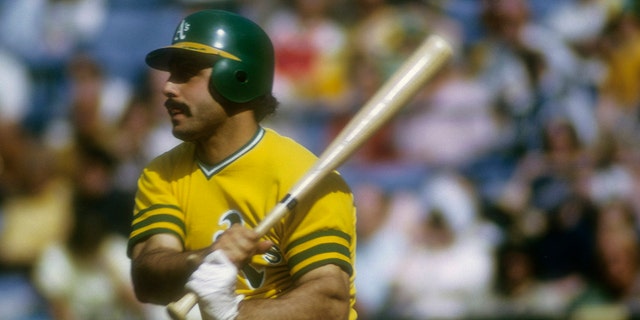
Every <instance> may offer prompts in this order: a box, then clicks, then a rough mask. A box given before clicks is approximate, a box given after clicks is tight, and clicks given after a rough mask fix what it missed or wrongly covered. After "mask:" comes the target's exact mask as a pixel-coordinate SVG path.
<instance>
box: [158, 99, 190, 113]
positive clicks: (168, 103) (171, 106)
mask: <svg viewBox="0 0 640 320" xmlns="http://www.w3.org/2000/svg"><path fill="white" fill-rule="evenodd" d="M164 107H165V108H167V109H180V110H182V111H184V110H187V109H188V108H187V105H185V104H184V103H180V102H176V101H174V100H167V101H165V102H164Z"/></svg>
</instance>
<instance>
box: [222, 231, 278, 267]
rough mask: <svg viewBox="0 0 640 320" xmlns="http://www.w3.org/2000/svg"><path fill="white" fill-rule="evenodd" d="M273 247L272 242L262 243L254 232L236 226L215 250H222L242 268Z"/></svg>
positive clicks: (223, 235) (224, 235)
mask: <svg viewBox="0 0 640 320" xmlns="http://www.w3.org/2000/svg"><path fill="white" fill-rule="evenodd" d="M271 246H273V243H272V242H271V241H268V240H265V241H261V240H260V236H259V235H258V234H257V233H256V232H255V231H253V230H251V229H248V228H245V227H243V226H242V225H240V224H234V225H233V226H231V228H229V229H228V230H226V231H225V232H224V233H223V234H222V235H221V236H220V237H218V239H217V240H216V242H215V243H214V244H213V250H214V251H215V250H221V251H223V252H224V254H225V256H226V257H227V258H228V259H229V260H230V261H231V262H232V263H233V264H234V265H235V266H236V267H237V268H238V269H240V268H242V267H243V266H244V265H245V264H247V263H248V262H249V261H250V260H251V258H252V257H253V256H254V255H256V254H262V253H265V252H267V250H269V248H271Z"/></svg>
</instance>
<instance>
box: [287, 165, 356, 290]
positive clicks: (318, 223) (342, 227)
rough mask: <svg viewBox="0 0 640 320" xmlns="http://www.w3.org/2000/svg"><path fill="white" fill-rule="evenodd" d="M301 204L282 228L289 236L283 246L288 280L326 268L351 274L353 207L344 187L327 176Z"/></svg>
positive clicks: (331, 176) (352, 258)
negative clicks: (288, 271)
mask: <svg viewBox="0 0 640 320" xmlns="http://www.w3.org/2000/svg"><path fill="white" fill-rule="evenodd" d="M312 193H313V195H311V196H309V197H308V200H305V201H303V202H301V203H300V204H299V205H298V206H297V207H296V208H295V209H294V211H293V212H292V213H291V215H290V216H289V218H288V219H289V220H288V221H287V222H286V224H285V228H286V229H287V231H288V232H285V233H286V234H290V236H288V237H287V241H286V242H285V243H284V245H283V248H284V255H285V257H286V258H287V261H288V265H289V269H290V270H291V271H290V272H291V276H292V277H293V279H294V280H295V279H297V278H299V277H300V276H302V275H304V274H305V273H307V272H309V271H311V270H313V269H315V268H318V267H321V266H324V265H328V264H335V265H337V266H339V267H340V268H342V269H343V270H344V271H345V272H347V273H348V274H349V275H350V276H351V275H352V274H353V266H354V259H355V258H354V257H355V241H356V238H355V206H354V204H353V196H352V194H351V192H350V190H349V188H348V187H347V185H346V183H344V181H343V180H342V178H341V177H340V176H339V175H338V174H337V173H335V174H333V175H330V176H329V177H328V178H326V179H325V182H324V183H322V184H321V185H320V186H319V187H317V188H315V189H314V191H313V192H312Z"/></svg>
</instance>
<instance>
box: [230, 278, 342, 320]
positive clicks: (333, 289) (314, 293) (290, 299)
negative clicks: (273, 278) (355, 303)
mask: <svg viewBox="0 0 640 320" xmlns="http://www.w3.org/2000/svg"><path fill="white" fill-rule="evenodd" d="M349 303H350V302H349V284H348V281H344V280H343V279H339V278H331V277H329V278H327V277H322V278H318V279H317V280H313V281H308V282H305V283H304V284H302V285H300V286H298V287H296V288H294V289H292V290H291V291H290V292H288V293H286V294H284V295H282V296H281V297H279V298H275V299H252V300H245V301H243V302H242V303H241V304H240V307H239V315H238V317H237V319H236V320H244V319H263V320H270V319H278V320H294V319H295V320H301V319H305V320H306V319H309V320H312V319H345V320H346V319H348V318H349V311H350V307H349Z"/></svg>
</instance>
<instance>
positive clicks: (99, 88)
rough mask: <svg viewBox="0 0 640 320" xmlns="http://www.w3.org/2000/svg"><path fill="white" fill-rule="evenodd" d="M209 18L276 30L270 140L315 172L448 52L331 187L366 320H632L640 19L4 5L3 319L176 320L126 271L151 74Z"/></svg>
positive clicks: (639, 281) (603, 8)
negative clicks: (387, 86)
mask: <svg viewBox="0 0 640 320" xmlns="http://www.w3.org/2000/svg"><path fill="white" fill-rule="evenodd" d="M201 8H219V9H228V10H232V11H235V12H239V13H241V14H243V15H245V16H247V17H250V18H252V19H253V20H255V21H256V22H258V23H259V24H260V25H262V26H263V27H264V28H265V29H266V31H267V32H268V33H269V35H270V36H271V37H272V40H273V42H274V46H275V50H276V79H275V85H274V93H275V96H276V97H277V98H278V100H279V101H280V106H279V109H278V112H277V114H276V115H275V116H274V117H272V118H269V119H268V120H267V121H266V122H265V123H264V125H265V126H268V127H272V128H274V129H276V130H277V131H279V132H281V133H283V134H285V135H289V136H291V137H293V138H295V139H297V140H298V141H300V142H301V143H302V144H304V145H305V146H307V147H308V148H309V149H310V150H312V151H313V152H315V153H318V154H319V153H320V152H322V150H323V149H324V147H326V146H327V144H328V143H329V142H330V141H331V140H332V138H333V137H334V136H335V135H336V134H337V132H339V130H340V129H341V128H342V127H343V126H344V125H345V124H346V123H347V121H348V120H349V119H351V117H352V116H353V114H354V113H355V112H356V111H357V110H358V108H359V107H361V106H363V105H364V104H365V103H366V102H367V101H368V99H369V98H371V97H372V95H373V94H374V93H375V92H376V90H378V89H379V88H380V86H382V84H383V83H384V82H385V80H387V79H388V78H389V77H390V76H391V75H392V74H393V72H394V71H395V70H396V69H397V68H398V67H399V66H400V65H401V64H402V62H403V61H404V60H405V59H406V58H407V57H408V56H409V55H410V54H411V53H412V51H413V50H414V49H415V48H417V46H418V45H419V44H420V43H421V42H422V40H423V39H425V38H426V37H427V36H429V35H431V34H438V35H441V36H443V37H444V38H446V39H447V40H448V41H449V42H450V43H451V44H452V45H453V46H454V50H455V55H454V57H453V59H452V61H451V63H450V64H449V65H448V66H447V67H445V68H444V69H443V70H441V71H440V72H439V73H438V75H437V77H435V78H434V79H433V80H432V81H430V82H429V83H428V84H427V86H426V87H425V88H424V89H422V90H421V91H420V92H419V94H418V95H417V96H416V97H415V98H413V99H412V100H411V102H410V104H409V105H408V106H406V108H404V109H403V111H402V112H401V113H400V114H399V115H398V116H397V117H396V118H395V119H394V121H393V122H392V123H390V124H388V125H386V126H384V128H383V129H382V130H380V131H379V132H378V133H377V134H376V135H375V136H374V137H373V138H371V139H370V140H368V141H367V142H366V144H365V145H364V146H363V147H362V148H361V149H360V150H359V151H358V153H357V154H356V155H355V156H354V157H353V158H351V159H350V160H349V161H348V162H347V163H346V164H344V165H343V166H342V167H341V168H340V171H341V173H342V174H343V175H344V176H345V178H346V179H347V180H348V182H349V183H350V185H351V186H352V188H353V191H354V194H355V196H356V198H355V199H356V203H357V205H358V223H357V228H358V230H357V232H358V247H357V250H358V252H357V261H356V270H357V280H356V285H357V289H358V305H357V307H358V311H359V314H360V318H361V319H363V320H378V319H404V320H421V319H513V318H519V319H523V318H524V319H566V318H572V319H630V318H635V317H638V316H640V260H639V259H640V242H639V238H638V231H639V230H640V229H639V227H640V220H639V219H640V1H638V0H553V1H550V0H386V1H385V0H272V1H250V0H235V1H233V0H217V1H216V0H209V1H206V0H135V1H133V0H0V29H1V30H3V32H2V33H0V70H2V72H0V319H162V318H163V317H166V316H165V315H164V310H162V308H160V307H155V306H150V305H141V304H139V303H138V302H137V301H136V300H135V298H134V296H133V294H132V290H131V284H130V281H129V273H128V263H129V261H128V259H127V257H126V250H125V247H126V238H127V236H128V229H129V221H130V217H131V211H132V205H133V195H134V193H135V187H136V179H137V177H138V174H139V172H140V170H141V169H142V166H144V165H145V164H146V163H147V161H149V160H150V159H151V158H153V157H154V156H156V155H158V154H160V153H162V152H164V151H166V150H168V149H170V148H171V147H173V146H174V145H176V144H177V143H179V141H178V140H176V139H175V138H173V137H172V136H171V132H170V131H171V130H170V124H169V123H168V117H167V116H166V111H165V110H164V107H163V102H164V98H163V96H162V94H161V92H160V88H161V87H162V85H163V82H164V80H165V79H166V74H163V73H161V72H157V71H152V70H151V69H148V68H147V67H146V66H145V64H144V56H145V54H146V53H147V52H149V51H150V50H152V49H155V48H157V47H160V46H164V45H168V44H169V42H170V36H171V34H172V33H173V30H174V28H175V26H176V23H177V22H178V21H179V20H180V18H181V17H182V16H184V15H185V14H186V13H187V12H190V11H192V10H198V9H201Z"/></svg>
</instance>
